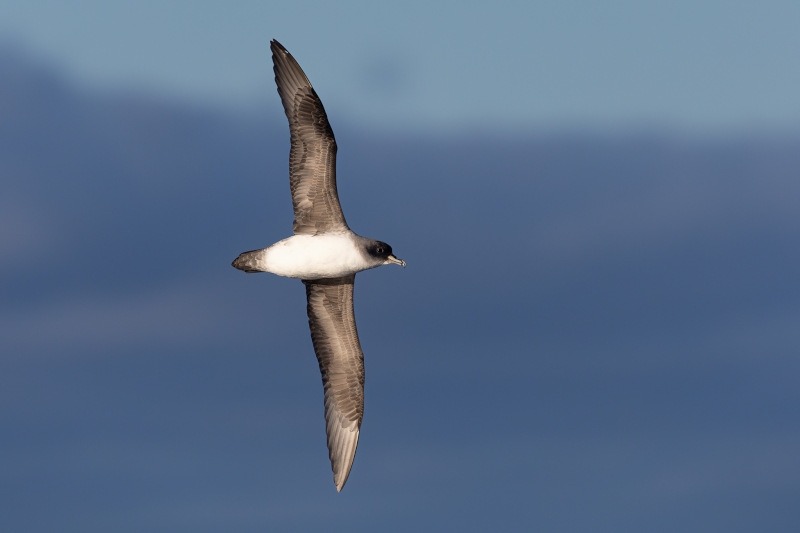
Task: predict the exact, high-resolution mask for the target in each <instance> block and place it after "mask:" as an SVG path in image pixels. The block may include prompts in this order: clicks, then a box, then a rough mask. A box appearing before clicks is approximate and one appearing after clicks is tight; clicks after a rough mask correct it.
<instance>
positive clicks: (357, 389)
mask: <svg viewBox="0 0 800 533" xmlns="http://www.w3.org/2000/svg"><path fill="white" fill-rule="evenodd" d="M354 282H355V274H353V275H351V276H346V277H343V278H333V279H319V280H314V281H303V283H304V284H305V286H306V298H307V300H308V325H309V328H310V329H311V341H312V342H313V343H314V351H315V352H316V354H317V360H318V361H319V370H320V372H321V373H322V386H323V387H324V389H325V422H326V430H327V435H328V454H329V456H330V460H331V468H332V469H333V481H334V483H335V484H336V490H339V491H340V490H342V487H344V484H345V482H346V481H347V477H348V475H349V474H350V467H351V466H352V465H353V459H354V458H355V455H356V447H357V446H358V435H359V431H360V429H361V419H362V418H363V416H364V353H363V352H362V351H361V344H360V343H359V341H358V331H356V320H355V315H354V314H353V284H354Z"/></svg>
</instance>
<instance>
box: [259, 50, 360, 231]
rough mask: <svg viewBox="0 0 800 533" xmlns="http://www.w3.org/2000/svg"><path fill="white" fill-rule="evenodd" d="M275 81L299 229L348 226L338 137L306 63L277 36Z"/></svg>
mask: <svg viewBox="0 0 800 533" xmlns="http://www.w3.org/2000/svg"><path fill="white" fill-rule="evenodd" d="M270 48H271V49H272V63H273V70H274V71H275V83H277V85H278V94H280V95H281V102H283V110H284V111H285V112H286V118H288V119H289V132H290V133H291V143H292V147H291V150H290V152H289V185H290V187H291V190H292V205H293V206H294V233H295V235H315V234H317V233H325V232H329V231H343V230H347V229H348V228H347V222H345V220H344V214H343V213H342V207H341V206H340V205H339V193H338V192H337V190H336V139H334V137H333V130H332V129H331V126H330V124H328V116H327V115H326V114H325V108H324V107H322V102H321V101H320V99H319V97H318V96H317V93H316V91H314V88H313V87H312V86H311V83H310V82H309V81H308V78H307V77H306V75H305V73H304V72H303V69H301V68H300V65H299V64H298V63H297V61H296V60H295V59H294V57H292V54H290V53H289V52H288V51H287V50H286V48H284V47H283V45H281V43H279V42H278V41H274V40H273V41H272V42H271V43H270Z"/></svg>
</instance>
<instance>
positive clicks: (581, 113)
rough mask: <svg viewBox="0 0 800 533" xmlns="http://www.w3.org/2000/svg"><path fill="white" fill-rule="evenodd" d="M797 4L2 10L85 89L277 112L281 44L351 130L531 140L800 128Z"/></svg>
mask: <svg viewBox="0 0 800 533" xmlns="http://www.w3.org/2000/svg"><path fill="white" fill-rule="evenodd" d="M798 26H800V4H798V3H797V2H791V1H773V2H744V1H707V0H700V1H683V0H675V1H669V2H664V1H653V2H635V1H609V2H593V1H569V0H567V1H558V2H556V1H553V2H535V1H530V2H521V1H520V2H510V1H492V2H474V1H466V2H455V1H439V2H428V1H420V0H408V1H403V2H369V1H350V2H309V1H303V0H292V1H280V2H260V1H252V2H248V1H226V2H207V1H192V2H189V1H172V2H159V1H149V0H142V1H137V2H100V1H75V2H59V1H41V0H39V1H29V2H2V3H0V31H2V33H3V34H4V35H6V36H8V37H10V38H11V39H13V40H15V41H18V42H21V43H24V44H25V45H26V46H28V47H29V48H30V49H31V50H32V51H34V53H36V54H39V55H41V56H42V57H45V58H50V59H52V60H54V61H55V62H56V63H57V64H58V65H59V66H60V67H62V68H64V69H65V70H66V71H67V72H69V73H70V74H71V75H74V76H75V77H76V78H77V79H78V80H80V81H82V82H86V83H91V84H95V85H100V86H106V87H124V88H126V89H130V88H131V87H140V88H147V89H150V90H153V91H156V92H161V93H164V94H169V95H173V96H175V97H178V98H180V99H188V100H193V101H202V102H214V103H217V104H223V105H232V106H238V107H241V106H244V107H245V108H247V107H250V106H254V105H255V106H261V107H264V108H267V109H272V108H273V107H274V106H271V105H270V103H271V102H272V101H273V100H274V99H273V96H274V94H273V92H274V90H273V87H272V82H271V73H270V68H269V67H270V64H269V53H268V41H269V39H270V38H277V39H279V40H280V41H281V42H282V43H283V44H284V45H286V46H287V47H288V48H289V50H290V51H292V52H293V53H294V54H295V55H296V56H297V57H298V59H299V60H300V62H301V64H302V65H303V67H304V68H305V69H306V70H307V71H308V73H309V76H310V77H311V80H312V83H314V85H315V87H316V88H317V90H318V92H319V93H320V94H321V95H322V97H323V100H324V102H325V103H326V105H327V107H328V109H329V113H330V114H331V115H332V119H333V120H334V124H337V123H341V121H342V120H348V121H352V122H355V123H357V124H363V125H365V126H367V127H372V128H375V129H388V130H397V129H405V130H408V129H413V127H415V126H420V127H423V128H429V129H431V128H432V129H433V130H434V131H443V132H450V131H453V130H458V129H461V128H464V127H488V128H492V127H497V128H503V127H508V126H513V127H516V128H523V129H534V130H549V129H552V128H570V127H580V128H609V127H613V128H620V127H622V128H626V127H653V126H656V127H665V128H676V129H679V130H684V131H686V130H691V131H700V132H704V133H719V132H726V131H730V130H731V129H734V130H742V129H752V128H756V129H759V128H760V129H763V128H767V129H769V128H776V127H777V128H783V129H786V128H789V129H796V128H797V127H798V125H800V98H798V97H797V95H798V94H800V55H798V54H797V50H799V49H800V33H799V32H797V27H798Z"/></svg>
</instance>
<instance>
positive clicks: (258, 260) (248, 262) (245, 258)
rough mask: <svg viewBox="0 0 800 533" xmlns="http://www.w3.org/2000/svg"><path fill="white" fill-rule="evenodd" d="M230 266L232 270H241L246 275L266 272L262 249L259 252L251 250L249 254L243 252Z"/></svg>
mask: <svg viewBox="0 0 800 533" xmlns="http://www.w3.org/2000/svg"><path fill="white" fill-rule="evenodd" d="M231 265H232V266H233V267H234V268H238V269H239V270H243V271H244V272H247V273H248V274H253V273H255V272H266V268H265V267H266V264H265V262H264V249H263V248H262V249H261V250H252V251H250V252H244V253H241V254H239V257H237V258H236V259H234V261H233V263H231Z"/></svg>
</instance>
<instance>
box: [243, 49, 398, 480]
mask: <svg viewBox="0 0 800 533" xmlns="http://www.w3.org/2000/svg"><path fill="white" fill-rule="evenodd" d="M270 48H271V50H272V63H273V70H274V72H275V83H277V85H278V94H279V95H280V97H281V102H282V103H283V109H284V111H286V118H288V119H289V132H290V134H291V149H290V151H289V187H290V189H291V192H292V205H293V206H294V228H293V229H294V235H293V236H292V237H289V238H287V239H284V240H282V241H279V242H277V243H275V244H273V245H272V246H270V247H268V248H262V249H260V250H253V251H250V252H244V253H242V254H240V255H239V257H237V258H236V260H235V261H234V262H233V266H234V267H236V268H238V269H239V270H243V271H245V272H247V273H253V272H271V273H273V274H277V275H279V276H286V277H290V278H297V279H300V280H302V281H303V284H305V287H306V298H307V302H308V307H307V311H308V325H309V328H310V329H311V341H312V343H313V344H314V351H315V352H316V354H317V360H318V361H319V369H320V372H321V373H322V386H323V388H324V390H325V424H326V433H327V436H328V455H329V456H330V460H331V468H332V469H333V482H334V483H335V484H336V490H337V491H341V490H342V487H344V484H345V482H346V481H347V477H348V476H349V475H350V468H351V467H352V466H353V459H354V458H355V455H356V447H357V446H358V436H359V432H360V430H361V419H362V417H363V415H364V353H363V352H362V351H361V344H360V343H359V340H358V332H357V331H356V321H355V316H354V314H353V284H354V283H355V278H356V273H357V272H361V271H362V270H367V269H370V268H375V267H378V266H381V265H388V264H397V265H401V266H403V267H405V266H406V263H405V261H403V260H401V259H398V258H396V257H395V256H394V255H393V254H392V247H391V246H389V245H388V244H386V243H385V242H382V241H376V240H373V239H367V238H365V237H361V236H359V235H356V234H355V233H353V231H351V230H350V228H349V227H348V226H347V222H345V219H344V214H343V213H342V208H341V206H340V205H339V195H338V193H337V191H336V139H334V137H333V130H331V126H330V124H329V123H328V117H327V115H326V114H325V109H324V108H323V107H322V102H321V101H320V99H319V97H318V96H317V93H316V91H314V88H313V87H312V86H311V83H310V82H309V81H308V78H307V77H306V75H305V73H304V72H303V69H301V68H300V65H299V64H298V63H297V61H296V60H295V59H294V57H292V55H291V54H290V53H289V52H288V51H287V50H286V48H284V47H283V45H281V44H280V43H279V42H278V41H275V40H273V41H271V43H270Z"/></svg>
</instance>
